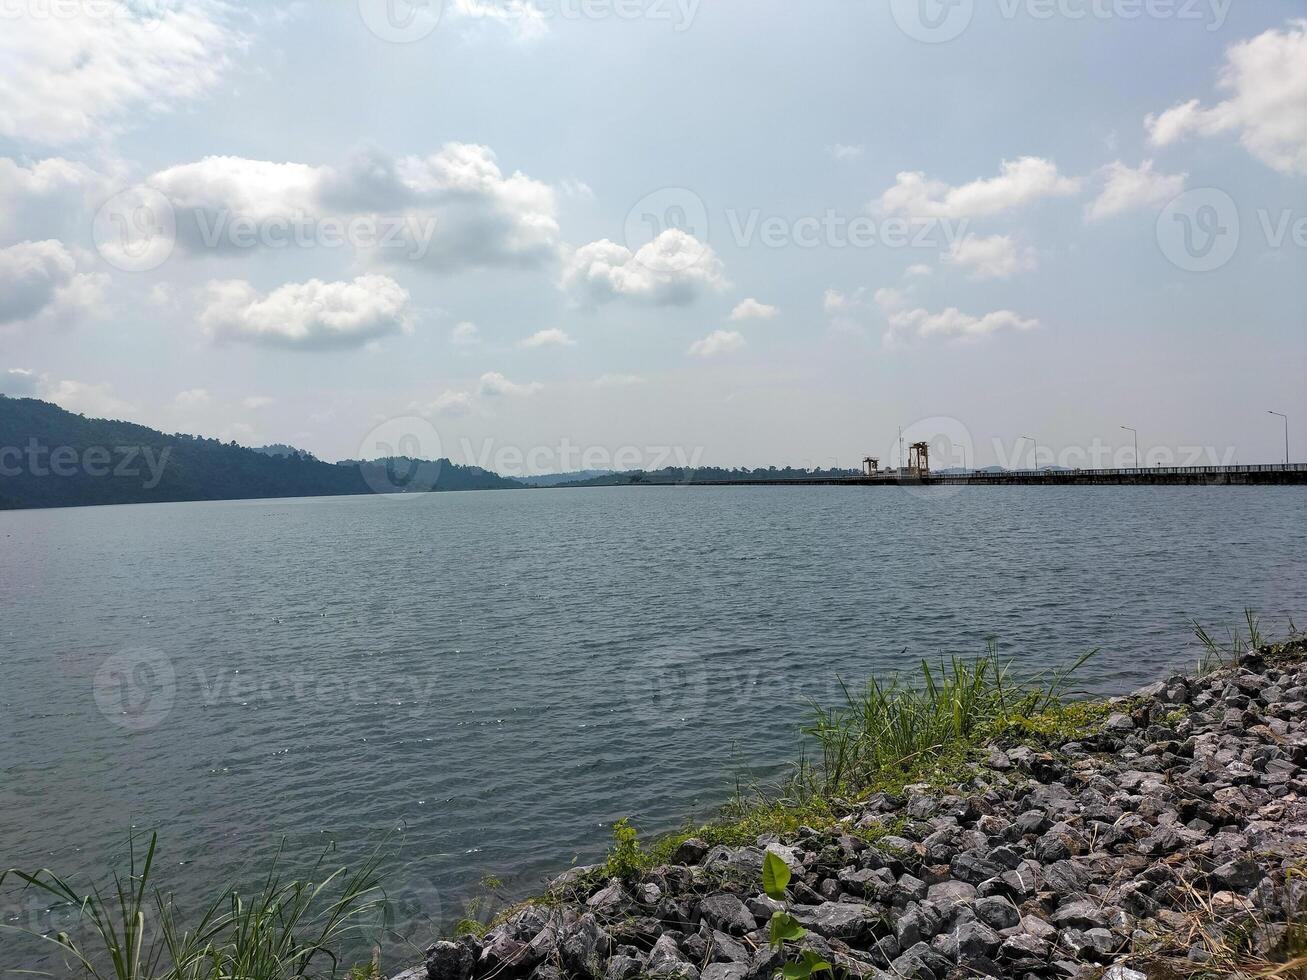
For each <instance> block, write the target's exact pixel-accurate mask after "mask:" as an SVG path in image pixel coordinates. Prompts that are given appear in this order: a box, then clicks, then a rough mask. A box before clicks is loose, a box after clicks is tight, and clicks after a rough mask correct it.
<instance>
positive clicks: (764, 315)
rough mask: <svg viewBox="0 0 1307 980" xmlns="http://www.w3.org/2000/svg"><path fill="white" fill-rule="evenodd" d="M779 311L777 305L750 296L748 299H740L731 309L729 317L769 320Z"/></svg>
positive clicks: (736, 319)
mask: <svg viewBox="0 0 1307 980" xmlns="http://www.w3.org/2000/svg"><path fill="white" fill-rule="evenodd" d="M780 312H781V311H780V310H779V309H778V308H777V307H775V306H769V305H768V304H766V303H760V302H758V301H757V300H756V299H754V298H753V297H752V296H751V297H749V298H748V299H745V300H741V301H740V303H739V304H738V305H737V306H736V307H735V309H733V310H731V319H732V320H733V321H739V320H771V319H773V318H774V317H776V316H778V315H779V314H780Z"/></svg>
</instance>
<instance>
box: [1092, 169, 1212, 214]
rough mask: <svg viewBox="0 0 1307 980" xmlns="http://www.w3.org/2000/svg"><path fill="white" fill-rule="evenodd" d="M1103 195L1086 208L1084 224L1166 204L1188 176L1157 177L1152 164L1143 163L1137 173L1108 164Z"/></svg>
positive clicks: (1170, 175) (1135, 170)
mask: <svg viewBox="0 0 1307 980" xmlns="http://www.w3.org/2000/svg"><path fill="white" fill-rule="evenodd" d="M1101 174H1102V177H1103V180H1104V184H1103V191H1102V193H1101V194H1099V195H1098V197H1097V198H1095V199H1094V201H1093V202H1092V203H1090V204H1089V205H1087V206H1086V207H1085V220H1086V221H1101V220H1103V219H1104V218H1110V217H1112V216H1114V215H1118V214H1121V213H1123V212H1125V211H1134V210H1135V209H1137V208H1147V207H1152V206H1154V205H1157V204H1161V203H1163V202H1165V201H1169V200H1170V199H1171V198H1173V197H1175V196H1176V195H1177V194H1179V193H1180V192H1181V191H1183V190H1184V182H1185V180H1186V178H1188V176H1189V175H1188V174H1183V173H1181V174H1160V173H1158V172H1157V171H1155V170H1154V169H1153V161H1152V160H1145V161H1144V162H1143V163H1141V164H1140V165H1139V167H1138V169H1131V168H1130V167H1127V166H1126V165H1125V164H1124V163H1122V162H1121V161H1120V160H1117V161H1115V162H1113V163H1109V164H1108V165H1107V166H1106V167H1104V168H1103V169H1102V171H1101Z"/></svg>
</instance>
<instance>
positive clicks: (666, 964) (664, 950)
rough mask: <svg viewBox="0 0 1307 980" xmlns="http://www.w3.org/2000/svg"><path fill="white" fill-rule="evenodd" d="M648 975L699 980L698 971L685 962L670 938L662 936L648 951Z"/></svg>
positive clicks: (680, 979) (674, 942) (681, 979)
mask: <svg viewBox="0 0 1307 980" xmlns="http://www.w3.org/2000/svg"><path fill="white" fill-rule="evenodd" d="M647 972H648V975H649V976H651V977H675V978H678V980H699V971H698V969H696V968H695V967H694V966H693V965H691V964H690V963H688V962H686V960H685V958H684V957H683V956H682V955H681V951H680V949H679V948H678V947H677V945H676V940H674V939H673V938H672V937H671V936H668V935H662V936H659V937H658V942H656V943H654V947H653V949H651V950H650V951H649V964H648V967H647Z"/></svg>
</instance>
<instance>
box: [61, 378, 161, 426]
mask: <svg viewBox="0 0 1307 980" xmlns="http://www.w3.org/2000/svg"><path fill="white" fill-rule="evenodd" d="M41 397H42V398H44V399H45V400H46V401H49V402H54V403H55V404H56V405H58V406H60V407H61V408H66V409H67V410H68V411H70V412H77V413H79V414H81V415H86V416H89V417H91V418H107V419H130V418H132V417H133V416H136V415H139V414H140V409H138V408H137V407H136V406H135V405H133V404H132V403H131V402H127V401H123V400H122V399H121V398H119V397H118V396H117V395H116V394H115V393H114V391H113V389H112V388H111V387H110V386H109V385H108V384H107V383H105V382H99V383H87V382H82V381H60V382H57V383H56V384H53V385H50V384H47V385H44V386H43V387H42V388H41Z"/></svg>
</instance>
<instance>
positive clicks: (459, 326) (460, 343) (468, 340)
mask: <svg viewBox="0 0 1307 980" xmlns="http://www.w3.org/2000/svg"><path fill="white" fill-rule="evenodd" d="M449 342H450V343H451V344H453V345H454V346H455V347H472V346H474V345H475V344H479V343H481V328H480V327H478V326H477V325H476V324H475V323H472V322H471V321H470V320H464V321H463V322H462V323H456V324H454V329H452V330H450V331H449Z"/></svg>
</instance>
